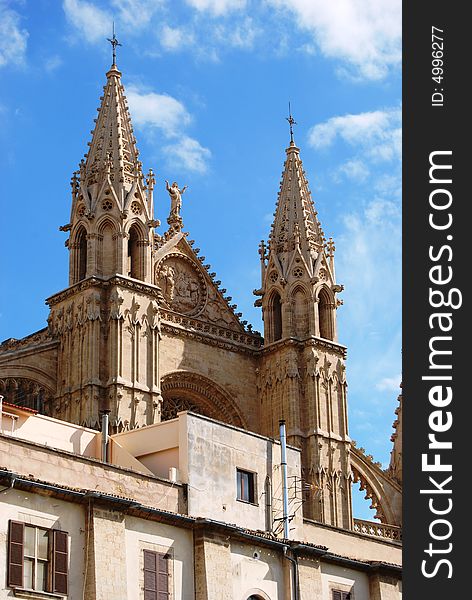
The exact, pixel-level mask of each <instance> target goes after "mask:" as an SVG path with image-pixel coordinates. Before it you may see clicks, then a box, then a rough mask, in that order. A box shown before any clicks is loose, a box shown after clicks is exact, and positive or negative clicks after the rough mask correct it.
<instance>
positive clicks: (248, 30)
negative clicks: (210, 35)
mask: <svg viewBox="0 0 472 600" xmlns="http://www.w3.org/2000/svg"><path fill="white" fill-rule="evenodd" d="M260 31H261V30H260V29H259V28H258V27H256V25H255V24H254V21H253V20H252V19H251V18H250V17H246V18H245V19H244V20H243V21H242V22H241V23H237V22H232V23H231V24H230V25H227V26H226V25H222V24H220V25H218V26H216V27H215V29H214V38H215V41H218V42H219V43H220V44H222V45H227V46H231V47H233V48H240V49H247V50H250V49H252V48H253V46H254V41H255V39H256V37H257V36H258V35H259V34H260Z"/></svg>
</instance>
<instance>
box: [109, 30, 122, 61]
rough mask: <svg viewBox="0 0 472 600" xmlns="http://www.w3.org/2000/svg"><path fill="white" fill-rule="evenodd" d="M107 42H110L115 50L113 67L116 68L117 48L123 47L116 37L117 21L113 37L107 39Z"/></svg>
mask: <svg viewBox="0 0 472 600" xmlns="http://www.w3.org/2000/svg"><path fill="white" fill-rule="evenodd" d="M107 40H108V41H109V42H110V44H111V47H112V48H113V66H116V47H117V46H121V45H122V44H120V42H119V41H118V40H117V38H116V35H115V21H113V37H112V38H107Z"/></svg>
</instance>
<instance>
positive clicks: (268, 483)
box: [265, 475, 273, 531]
mask: <svg viewBox="0 0 472 600" xmlns="http://www.w3.org/2000/svg"><path fill="white" fill-rule="evenodd" d="M265 497H266V502H265V505H266V531H272V523H273V515H272V481H271V479H270V475H267V477H266V480H265Z"/></svg>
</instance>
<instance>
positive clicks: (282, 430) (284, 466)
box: [279, 419, 290, 540]
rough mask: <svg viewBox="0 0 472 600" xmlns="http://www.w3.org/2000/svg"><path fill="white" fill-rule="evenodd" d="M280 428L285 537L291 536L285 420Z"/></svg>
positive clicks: (280, 424)
mask: <svg viewBox="0 0 472 600" xmlns="http://www.w3.org/2000/svg"><path fill="white" fill-rule="evenodd" d="M279 428H280V453H281V467H282V497H283V521H284V538H285V539H286V540H288V538H289V535H290V534H289V529H288V525H289V518H288V486H287V438H286V436H285V421H284V420H283V419H281V420H280V421H279Z"/></svg>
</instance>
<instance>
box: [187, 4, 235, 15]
mask: <svg viewBox="0 0 472 600" xmlns="http://www.w3.org/2000/svg"><path fill="white" fill-rule="evenodd" d="M187 4H188V5H189V6H191V7H192V8H196V9H197V10H198V11H200V12H210V13H212V14H213V15H215V16H221V15H225V14H227V13H229V12H233V11H236V10H241V9H243V8H245V7H246V4H247V0H187Z"/></svg>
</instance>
